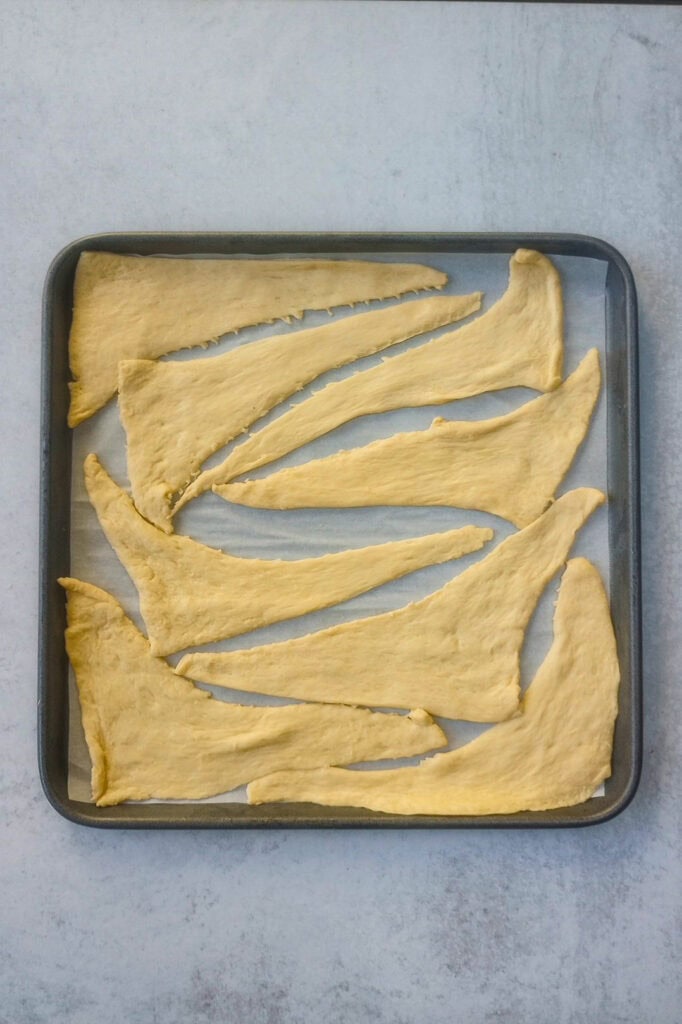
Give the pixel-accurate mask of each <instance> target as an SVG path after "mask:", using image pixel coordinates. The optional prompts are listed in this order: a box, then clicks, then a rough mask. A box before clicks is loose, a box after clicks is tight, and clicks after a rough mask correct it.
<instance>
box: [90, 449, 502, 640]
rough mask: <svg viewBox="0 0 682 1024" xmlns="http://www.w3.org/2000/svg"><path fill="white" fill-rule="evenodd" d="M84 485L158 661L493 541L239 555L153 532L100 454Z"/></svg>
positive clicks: (470, 532) (430, 539)
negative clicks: (287, 555)
mask: <svg viewBox="0 0 682 1024" xmlns="http://www.w3.org/2000/svg"><path fill="white" fill-rule="evenodd" d="M85 483H86V487H87V490H88V494H89V496H90V501H91V502H92V505H93V507H94V509H95V511H96V512H97V516H98V518H99V521H100V524H101V526H102V529H103V530H104V533H105V534H106V536H107V539H108V540H109V543H110V544H111V546H112V547H113V548H114V550H115V552H116V554H117V555H118V557H119V558H120V559H121V561H122V563H123V565H124V566H125V568H126V571H127V572H128V574H129V576H130V577H131V579H132V580H133V582H134V584H135V586H136V587H137V589H138V592H139V595H140V611H141V613H142V617H143V618H144V621H145V624H146V626H147V631H148V633H149V640H150V644H151V650H152V654H156V655H159V654H171V653H172V652H173V651H179V650H181V649H182V648H184V647H190V646H195V645H198V644H205V643H210V642H211V641H213V640H220V639H222V638H224V637H231V636H236V635H237V634H239V633H246V632H248V631H249V630H252V629H257V628H258V627H260V626H265V625H268V624H269V623H271V622H279V621H280V620H282V619H290V618H294V617H295V616H297V615H303V614H304V613H306V612H311V611H315V610H317V609H319V608H326V607H327V606H328V605H332V604H336V603H338V602H340V601H346V600H348V599H349V598H351V597H355V596H356V595H357V594H362V593H364V592H365V591H366V590H371V589H372V588H373V587H377V586H379V585H380V584H381V583H386V582H387V581H388V580H392V579H397V578H398V577H400V576H405V575H406V574H407V573H410V572H414V571H415V570H416V569H421V568H423V567H424V566H426V565H433V564H436V563H440V562H447V561H449V560H450V559H453V558H459V557H460V556H461V555H464V554H467V553H468V552H470V551H478V550H479V548H481V547H482V546H483V544H485V542H486V541H487V540H489V539H490V538H491V537H492V530H489V529H483V528H479V527H474V526H466V527H464V528H463V529H460V530H449V531H447V532H445V533H437V534H429V535H427V536H425V537H417V538H414V539H410V540H401V541H392V542H390V543H386V544H377V545H375V546H373V547H365V548H357V549H355V550H352V551H341V552H338V553H336V554H332V555H324V556H322V557H319V558H304V559H299V560H296V561H267V560H265V559H260V558H238V557H235V556H234V555H229V554H225V553H223V552H222V551H218V550H216V549H215V548H210V547H207V546H206V545H204V544H199V543H198V542H197V541H195V540H192V539H191V538H190V537H184V536H180V535H173V536H171V537H169V536H167V535H166V534H165V533H163V532H162V531H161V530H159V529H157V527H155V526H152V525H151V523H148V522H147V521H146V519H143V518H142V516H141V515H140V514H139V512H137V511H136V509H135V507H134V505H133V503H132V501H131V499H130V498H129V496H128V495H127V494H126V493H125V492H124V491H122V490H121V488H120V487H118V486H117V485H116V484H115V483H114V482H113V480H112V479H111V478H110V477H109V476H108V475H107V473H106V472H105V470H104V469H103V468H102V466H101V465H100V463H99V462H98V460H97V457H96V456H95V455H89V456H88V457H87V459H86V460H85Z"/></svg>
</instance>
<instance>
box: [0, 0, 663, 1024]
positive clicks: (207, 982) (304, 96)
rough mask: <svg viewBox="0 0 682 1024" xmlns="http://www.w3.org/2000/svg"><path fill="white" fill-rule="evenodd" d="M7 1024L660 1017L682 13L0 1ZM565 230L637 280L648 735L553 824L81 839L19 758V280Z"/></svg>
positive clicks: (30, 288) (27, 749)
mask: <svg viewBox="0 0 682 1024" xmlns="http://www.w3.org/2000/svg"><path fill="white" fill-rule="evenodd" d="M0 28H1V30H2V31H1V35H2V56H1V58H0V62H1V64H2V67H3V80H4V84H3V87H2V88H3V97H2V102H1V103H0V137H1V138H2V140H3V141H2V168H3V169H2V181H1V183H0V210H1V216H0V225H1V230H2V236H3V244H2V246H1V247H0V260H1V261H2V269H1V271H0V279H1V280H2V293H3V299H2V303H1V305H0V320H1V323H2V328H1V330H0V345H1V346H2V366H3V373H2V392H3V397H2V401H1V403H0V438H1V440H2V452H3V477H4V480H3V483H4V487H3V500H2V503H1V506H0V529H1V530H2V537H3V551H4V557H3V560H2V575H3V590H2V603H1V606H0V607H1V615H2V642H1V644H0V686H1V687H2V703H1V711H0V715H1V719H2V737H3V744H2V761H3V772H2V816H1V822H2V840H1V842H0V861H1V868H0V870H1V886H2V902H1V906H2V910H1V912H0V921H1V924H0V929H1V934H0V992H1V993H2V994H1V995H0V1021H2V1024H43V1022H50V1024H92V1022H93V1021H96V1022H98V1024H114V1022H116V1024H118V1022H122V1021H125V1022H126V1024H151V1022H157V1021H158V1022H163V1024H186V1022H187V1024H189V1022H195V1024H204V1022H214V1021H229V1022H233V1021H234V1022H243V1024H261V1022H262V1024H265V1022H268V1024H282V1022H295V1024H304V1022H305V1024H308V1022H311V1024H312V1022H319V1021H324V1022H327V1024H365V1022H370V1021H372V1022H375V1024H383V1022H385V1024H403V1022H420V1024H421V1022H431V1024H440V1022H443V1024H445V1022H448V1024H452V1022H454V1021H467V1022H470V1024H478V1022H500V1021H502V1022H506V1021H510V1022H521V1021H522V1022H524V1024H545V1022H546V1021H550V1020H551V1021H555V1022H556V1024H583V1022H584V1024H591V1022H595V1021H599V1022H600V1024H616V1022H618V1024H621V1022H622V1024H639V1022H642V1021H647V1022H649V1024H674V1022H676V1021H679V1020H680V1019H681V1018H680V1014H681V1013H682V1010H681V1009H680V1006H681V993H680V982H679V962H680V916H679V905H680V903H679V898H680V885H679V883H680V870H679V846H680V774H679V747H680V720H681V715H680V701H681V696H682V691H681V690H680V678H679V652H680V629H679V614H680V607H681V603H682V597H681V593H680V575H681V573H680V570H681V568H682V564H681V559H680V486H681V479H680V458H679V450H680V420H681V418H682V390H681V384H682V381H681V374H680V371H681V364H682V356H681V354H680V353H681V351H682V348H681V338H680V326H681V324H680V282H681V281H682V257H681V255H680V228H681V226H682V225H681V218H680V195H681V185H682V180H681V178H682V175H681V166H680V160H681V154H682V145H681V143H682V139H681V131H680V110H681V109H682V95H681V88H680V72H679V56H680V53H681V52H682V13H681V12H680V9H679V8H674V7H673V8H671V7H667V8H655V7H628V6H618V5H610V6H597V7H579V6H555V5H546V6H545V5H540V6H524V5H517V4H501V5H495V4H481V5H476V4H440V3H433V4H428V3H424V4H421V3H397V4H393V3H385V4H374V3H355V2H349V3H318V2H295V3H286V2H279V3H278V2H274V3H261V2H252V3H239V4H234V3H231V2H225V3H222V2H218V0H203V2H190V0H166V2H161V0H146V2H144V3H141V2H140V3H137V2H135V0H127V2H124V0H110V2H103V0H79V2H73V0H72V2H64V0H62V2H56V0H42V2H38V0H2V2H1V3H0ZM174 228H175V229H224V230H229V229H244V230H247V229H287V230H288V229H302V230H303V229H339V230H341V229H356V228H361V229H382V230H383V229H395V230H398V229H417V230H418V229H441V230H542V231H555V230H557V231H576V232H585V233H590V234H596V235H599V236H602V237H603V238H606V239H608V240H610V241H611V242H612V243H614V244H615V245H616V246H617V247H618V248H620V249H621V250H622V252H623V253H624V254H625V256H626V258H627V259H628V260H629V261H630V263H631V265H632V267H633V270H634V273H635V277H636V280H637V284H638V288H639V296H640V303H641V343H642V414H643V416H642V452H643V475H644V480H643V482H644V507H643V525H644V600H645V616H644V621H645V641H646V644H645V686H646V736H645V757H646V760H645V766H644V773H643V778H642V784H641V788H640V791H639V794H638V796H637V797H636V799H635V801H634V803H633V804H632V806H631V807H630V808H629V809H628V810H627V811H626V812H625V813H624V814H623V815H622V816H621V817H620V818H618V819H616V820H615V821H613V822H611V823H609V824H607V825H604V826H601V827H598V828H594V829H591V830H584V831H562V832H525V833H505V832H498V833H495V832H468V833H458V832H431V833H429V832H408V831H405V832H401V831H398V832H380V831H377V832H343V833H334V832H303V833H301V832H298V833H297V832H292V833H287V832H278V833H268V832H263V833H238V832H224V833H184V834H177V833H175V834H174V833H156V834H151V833H150V834H145V833H137V834H125V833H116V832H108V833H102V832H96V831H90V830H85V829H81V828H78V827H76V826H74V825H71V824H69V823H67V822H66V821H64V820H62V819H61V818H60V817H58V816H57V814H55V812H54V811H53V810H52V809H51V808H50V807H49V806H48V804H47V802H46V800H45V798H44V796H43V794H42V792H41V789H40V785H39V782H38V777H37V770H36V756H35V729H34V720H35V662H36V634H37V539H38V525H37V501H38V421H39V403H40V400H39V362H40V342H39V337H40V292H41V287H42V280H43V276H44V273H45V270H46V268H47V265H48V263H49V261H50V259H51V257H52V255H53V254H54V253H55V252H56V251H57V250H58V249H59V248H60V247H61V246H62V245H63V244H64V243H66V242H67V241H69V240H70V239H71V238H74V237H76V236H78V235H82V234H86V233H89V232H95V231H101V230H107V229H138V230H140V229H174Z"/></svg>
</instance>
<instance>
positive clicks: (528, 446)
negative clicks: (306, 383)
mask: <svg viewBox="0 0 682 1024" xmlns="http://www.w3.org/2000/svg"><path fill="white" fill-rule="evenodd" d="M599 387H600V373H599V354H598V352H597V350H596V349H592V351H591V352H589V353H588V354H587V355H586V356H585V358H584V359H583V361H582V363H581V364H580V366H579V367H578V369H577V370H576V371H575V373H573V374H571V376H570V377H568V378H567V380H565V381H564V383H563V384H562V385H561V386H560V387H559V388H557V390H556V391H552V392H550V393H549V394H547V395H541V396H540V397H539V398H536V399H534V401H532V402H528V403H526V405H522V406H521V407H520V408H518V409H515V410H514V412H511V413H509V414H508V415H507V416H498V417H497V418H495V419H490V420H482V421H480V422H474V423H467V422H452V421H448V420H444V419H436V420H434V421H433V424H432V425H431V427H430V428H429V429H428V430H420V431H415V432H413V433H409V434H395V435H394V436H393V437H389V438H387V439H386V440H382V441H375V442H374V443H373V444H368V445H366V446H365V447H363V448H354V449H352V450H351V451H344V452H340V453H339V454H338V455H330V456H329V457H328V458H325V459H318V460H317V461H314V462H306V463H303V465H301V466H295V467H293V468H292V469H283V470H281V471H280V472H279V473H273V474H272V475H271V476H267V477H265V478H264V479H262V480H250V481H248V482H246V483H233V484H223V485H222V486H220V485H216V486H215V487H214V488H213V490H214V491H215V492H216V493H217V494H220V496H221V497H223V498H225V499H226V500H228V501H234V502H237V503H238V504H240V505H251V506H255V507H257V508H315V507H325V508H349V507H353V506H359V505H453V506H456V507H459V508H470V509H479V510H481V511H484V512H494V513H495V514H496V515H498V516H502V518H503V519H509V520H510V521H511V522H512V523H513V524H514V525H515V526H518V527H522V526H527V525H528V524H529V523H532V521H533V520H534V519H536V518H537V517H538V516H539V515H540V514H541V513H542V512H544V510H545V509H546V508H547V506H548V504H549V503H550V501H551V500H552V498H553V497H554V492H555V490H556V489H557V487H558V486H559V484H560V483H561V481H562V480H563V478H564V476H565V475H566V473H567V472H568V469H569V466H570V465H571V463H572V461H573V458H574V456H575V453H576V451H577V449H578V445H579V444H581V442H582V441H583V439H584V437H585V434H586V433H587V428H588V425H589V421H590V416H591V415H592V410H593V409H594V406H595V403H596V401H597V397H598V395H599Z"/></svg>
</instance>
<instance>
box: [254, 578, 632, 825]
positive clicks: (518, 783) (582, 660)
mask: <svg viewBox="0 0 682 1024" xmlns="http://www.w3.org/2000/svg"><path fill="white" fill-rule="evenodd" d="M619 680H620V673H619V669H618V657H617V652H616V642H615V637H614V634H613V626H612V624H611V618H610V615H609V606H608V600H607V597H606V594H605V592H604V587H603V585H602V582H601V579H600V577H599V573H598V572H597V570H596V569H595V568H594V566H592V565H591V564H590V563H589V562H588V561H586V560H585V559H584V558H576V559H573V560H572V561H570V562H569V563H568V567H567V569H566V572H565V573H564V577H563V580H562V583H561V588H560V591H559V600H558V603H557V607H556V613H555V616H554V643H553V645H552V647H551V649H550V651H549V654H548V655H547V658H546V659H545V661H544V663H543V665H542V666H541V667H540V669H539V671H538V673H537V675H536V676H535V679H534V680H533V682H532V683H531V685H530V687H529V689H528V691H527V692H526V694H525V695H524V698H523V701H522V709H521V710H522V714H521V715H520V716H519V717H518V718H514V719H512V720H511V721H508V722H502V723H500V724H499V725H495V726H493V728H491V729H489V730H488V731H487V732H485V733H484V734H483V735H482V736H479V737H478V738H477V739H475V740H473V741H472V742H471V743H468V744H467V745H466V746H464V747H461V748H460V749H459V750H453V751H448V752H447V753H444V754H437V755H436V756H435V757H432V758H430V759H428V760H425V761H422V762H421V764H419V765H417V766H416V767H414V768H412V767H410V768H395V769H391V770H388V771H348V770H343V769H340V768H330V769H321V770H316V771H282V772H278V773H277V774H274V775H271V776H268V777H266V778H261V779H259V780H258V781H256V782H254V783H252V784H251V785H250V786H249V789H248V795H249V801H250V803H253V804H260V803H265V802H266V801H274V800H296V801H310V802H312V803H317V804H329V805H331V806H339V805H345V806H356V807H368V808H370V809H372V810H374V811H387V812H389V813H392V814H473V815H479V814H514V813H515V812H517V811H542V810H547V809H549V808H554V807H570V806H573V805H575V804H579V803H582V802H583V801H584V800H587V799H588V798H589V797H590V796H592V794H593V793H594V791H595V789H596V788H597V787H598V786H599V785H600V783H602V782H603V781H604V779H607V778H608V777H609V775H610V774H611V752H612V746H613V727H614V722H615V720H616V715H617V713H618V683H619Z"/></svg>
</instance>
